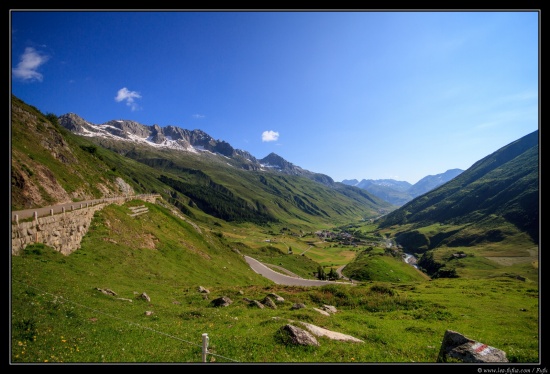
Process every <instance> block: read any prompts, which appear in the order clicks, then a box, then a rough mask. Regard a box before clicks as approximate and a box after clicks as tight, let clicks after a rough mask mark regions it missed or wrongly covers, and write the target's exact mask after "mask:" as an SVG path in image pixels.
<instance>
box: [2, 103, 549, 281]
mask: <svg viewBox="0 0 550 374" xmlns="http://www.w3.org/2000/svg"><path fill="white" fill-rule="evenodd" d="M538 138H539V132H538V130H537V131H535V132H533V133H531V134H529V135H526V136H525V137H523V138H521V139H518V140H517V141H516V142H513V143H511V144H510V145H508V146H506V147H503V148H502V149H500V150H497V151H495V152H494V153H493V154H491V155H488V156H487V157H485V158H484V159H482V160H480V161H478V162H477V163H475V164H474V165H472V167H470V168H469V169H468V170H465V171H461V170H459V169H452V170H449V171H447V172H445V173H443V174H441V175H437V176H429V177H426V178H424V179H423V180H421V181H419V182H418V183H417V184H415V185H414V186H410V185H409V184H408V183H407V182H397V181H392V180H385V181H383V182H381V181H378V182H374V181H362V183H354V182H355V181H346V183H353V184H356V185H353V186H352V185H349V184H346V183H340V182H334V181H333V180H332V178H330V177H329V176H327V175H324V174H320V173H312V172H310V171H307V170H304V169H302V168H300V167H298V166H295V165H293V164H292V163H290V162H288V161H286V160H284V159H283V158H282V157H280V156H278V155H276V154H270V155H268V156H267V157H265V158H263V159H260V160H258V159H256V158H254V157H253V156H252V155H250V154H249V153H248V152H246V151H243V150H238V149H234V148H233V147H232V146H231V145H230V144H228V143H227V142H224V141H221V140H214V139H213V138H212V137H210V136H209V135H208V134H206V133H204V132H203V131H201V130H193V131H189V130H183V129H180V128H177V127H166V128H161V127H159V126H157V125H153V126H145V125H142V124H139V123H137V122H134V121H126V120H124V121H122V120H119V121H109V122H107V123H105V124H102V125H94V124H91V123H89V122H87V121H85V120H84V119H82V118H80V117H79V116H78V115H76V114H74V113H72V114H66V115H61V116H55V115H53V114H48V115H43V114H42V113H40V112H39V111H38V110H37V109H36V108H34V107H32V106H30V105H27V104H25V103H23V102H22V101H21V100H19V99H18V98H16V97H13V96H12V162H11V167H12V170H11V174H12V175H11V186H12V209H13V210H20V209H29V208H32V207H37V206H47V205H53V204H55V203H64V202H70V201H78V200H83V199H92V198H100V197H103V196H109V195H116V194H120V193H122V192H123V190H122V189H121V188H122V187H121V186H125V187H124V188H125V189H124V192H126V191H130V192H135V193H151V192H154V193H158V194H160V195H161V196H163V198H164V199H165V200H166V201H167V202H169V203H170V204H172V205H173V206H175V207H176V208H177V209H179V210H180V211H181V212H182V213H183V214H185V215H187V216H188V217H190V218H191V219H194V220H197V222H198V221H202V222H211V220H212V219H217V220H223V221H225V222H235V223H239V222H241V223H252V224H259V225H269V224H272V223H277V224H283V225H287V226H288V227H295V228H299V230H318V229H319V227H329V226H330V227H335V226H338V225H344V224H349V223H350V222H354V221H355V222H359V221H367V220H370V221H373V222H375V223H376V224H377V225H378V234H379V235H381V236H383V237H386V238H388V239H392V240H394V241H395V243H396V244H398V245H399V246H401V247H402V248H403V249H404V250H406V251H408V252H409V253H415V254H417V255H418V256H421V255H423V254H427V255H426V256H422V257H423V258H425V259H428V258H429V257H430V256H428V254H429V255H431V256H432V258H433V257H434V256H433V255H434V254H435V253H437V252H438V251H440V250H443V249H444V250H445V251H447V250H449V248H456V247H472V248H473V247H475V248H481V247H484V246H489V247H491V248H492V246H493V244H492V243H507V242H511V243H512V242H513V243H515V244H514V245H513V246H514V247H515V248H516V249H517V250H519V248H533V247H534V248H536V245H537V244H538V242H539V213H540V212H539V167H538V166H539V163H538V155H539V151H538ZM121 181H122V182H121ZM421 182H422V183H421ZM369 183H370V184H369ZM358 185H361V186H362V188H360V187H358ZM381 185H382V186H381ZM374 186H378V188H381V187H384V188H391V189H392V190H393V191H398V192H406V193H408V194H409V195H410V196H412V195H413V194H418V196H416V197H414V198H413V199H412V200H410V201H408V202H406V203H404V204H403V205H402V206H397V205H395V204H392V203H390V202H388V201H386V200H385V199H383V198H381V197H380V196H376V194H375V193H372V192H370V191H368V189H367V188H371V189H372V188H374ZM413 187H414V188H413ZM421 188H423V189H426V190H428V189H429V188H431V189H430V190H429V191H427V192H422V193H421V192H419V191H421V190H422V189H421ZM399 190H401V191H399ZM411 191H412V192H411ZM518 243H519V244H518ZM451 250H452V249H451ZM491 250H494V249H491ZM525 250H526V251H527V249H525ZM529 250H531V249H529ZM445 256H447V255H445ZM495 256H496V254H495ZM435 257H437V256H435ZM424 261H426V260H424ZM420 263H422V262H420ZM444 263H446V260H440V263H439V265H437V266H439V267H444V265H443V264H444ZM424 266H425V269H428V268H431V269H432V271H431V274H432V275H433V274H434V273H435V270H433V269H435V267H437V266H435V265H433V264H430V265H427V264H426V263H424Z"/></svg>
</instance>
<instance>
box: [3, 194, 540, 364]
mask: <svg viewBox="0 0 550 374" xmlns="http://www.w3.org/2000/svg"><path fill="white" fill-rule="evenodd" d="M132 204H134V205H142V204H144V203H143V202H141V201H135V202H130V203H127V204H125V205H123V206H117V205H112V206H109V207H107V208H105V209H103V210H102V211H100V212H97V213H96V217H95V218H94V220H93V222H92V225H91V228H90V230H89V232H88V234H87V235H86V236H85V238H84V240H83V242H82V246H81V248H80V249H78V250H77V251H75V252H74V253H73V254H71V255H69V256H63V255H61V254H59V253H58V252H56V251H54V250H53V249H51V248H49V247H46V246H44V245H42V244H35V245H31V246H28V247H27V248H26V249H25V251H24V253H23V254H22V255H20V256H12V258H11V321H10V322H11V341H10V342H11V357H10V359H11V362H12V363H199V362H202V349H201V346H202V335H203V334H205V333H206V334H208V337H209V347H208V348H209V354H208V355H207V357H206V360H207V362H216V363H319V362H324V363H435V362H436V360H437V355H438V352H439V348H440V345H441V340H442V338H443V335H444V333H445V331H446V330H447V329H450V330H454V331H457V332H460V333H462V334H464V335H466V336H467V337H469V338H471V339H474V340H477V341H480V342H482V343H484V344H487V345H490V346H493V347H496V348H499V349H501V350H503V351H505V352H506V354H507V357H508V359H509V360H510V362H513V363H537V362H539V361H540V357H539V348H540V347H539V344H540V343H539V342H540V336H539V289H538V284H537V283H535V282H533V281H530V280H529V279H527V280H519V279H517V278H514V277H511V276H506V275H498V276H493V277H487V278H482V279H479V278H477V279H468V278H457V279H434V280H431V281H410V282H382V281H368V282H363V283H360V284H358V285H355V286H349V285H343V284H336V285H330V286H324V287H313V288H305V287H289V286H281V285H276V284H273V283H272V282H270V281H269V280H267V279H265V278H263V277H261V276H259V275H258V274H256V273H255V272H253V271H252V270H250V268H249V267H248V265H247V264H246V262H245V261H244V259H243V258H242V256H241V255H240V254H239V253H238V252H239V251H237V250H236V249H237V248H238V246H237V245H236V244H235V241H231V240H227V238H226V235H224V234H223V232H224V231H227V232H234V230H232V229H230V228H228V227H220V226H219V225H218V226H216V225H212V227H206V226H201V227H198V226H196V225H193V224H191V223H189V222H187V221H185V220H182V219H180V218H177V217H175V216H174V215H172V214H171V213H170V211H169V210H168V209H166V208H163V207H161V206H159V205H156V204H149V203H145V205H146V206H147V207H148V208H149V213H147V214H144V215H141V216H137V217H130V216H129V215H128V212H129V206H131V205H132ZM244 237H245V236H244V235H243V238H244ZM261 245H265V243H264V244H261ZM243 246H244V244H243ZM258 246H260V243H258ZM292 246H293V248H298V247H300V246H299V245H297V244H292ZM246 248H247V249H248V251H249V252H253V251H254V250H255V249H254V248H253V247H251V246H246ZM282 248H284V247H282ZM305 249H307V246H306V245H302V246H301V247H300V248H298V249H294V255H293V256H289V257H288V258H289V260H288V263H289V264H292V266H293V267H295V268H294V269H292V271H293V272H295V273H298V274H300V271H299V268H300V263H303V264H305V265H304V266H305V267H306V268H307V270H304V271H303V272H304V274H307V273H310V271H311V268H308V267H310V266H311V262H310V261H309V260H307V259H305V258H303V257H305V256H301V253H302V252H303V250H305ZM257 253H258V255H259V256H258V257H261V256H262V253H264V254H263V256H264V257H265V251H264V252H262V250H261V247H260V249H257ZM250 255H252V254H250ZM292 257H295V258H296V259H294V260H291V258H292ZM300 257H302V259H300ZM302 261H303V262H302ZM285 265H286V264H285ZM199 286H203V287H205V288H206V289H208V290H209V291H210V293H209V294H206V295H205V294H202V293H199V292H198V287H199ZM100 289H101V290H107V289H109V290H112V291H114V292H115V293H116V295H107V294H104V293H102V292H101V291H100ZM143 293H146V294H147V295H148V296H149V297H150V301H147V300H145V299H143V298H141V297H140V296H141V295H142V294H143ZM270 293H276V294H277V295H279V296H281V297H283V298H284V300H285V302H284V303H283V304H278V306H277V308H276V309H270V308H267V307H266V308H264V309H259V308H257V307H254V306H250V305H249V303H248V302H246V300H245V298H247V299H254V300H258V301H261V300H263V298H264V297H265V296H267V295H268V294H270ZM221 296H226V297H228V298H230V299H231V300H232V301H233V303H232V304H231V305H229V306H227V307H213V306H212V304H211V302H212V300H213V299H215V298H218V297H221ZM294 303H304V304H305V305H306V308H304V309H292V308H291V307H292V305H293V304H294ZM325 304H326V305H333V306H335V307H336V308H337V310H338V312H337V313H335V314H331V315H330V316H325V315H323V314H321V313H319V312H317V311H315V310H314V309H313V308H319V307H321V306H323V305H325ZM290 321H294V322H292V323H293V324H295V325H297V326H299V324H297V321H302V322H307V323H311V324H314V325H317V326H320V327H323V328H326V329H329V330H332V331H336V332H340V333H343V334H347V335H351V336H353V337H355V338H357V339H360V340H362V343H356V342H342V341H337V340H330V339H328V338H326V337H318V338H317V340H318V342H319V344H320V345H319V346H318V347H302V346H293V345H288V344H285V343H284V339H283V338H282V336H281V334H280V328H281V327H282V326H284V325H285V324H287V323H289V322H290Z"/></svg>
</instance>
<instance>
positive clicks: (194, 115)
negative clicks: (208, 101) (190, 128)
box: [193, 114, 205, 119]
mask: <svg viewBox="0 0 550 374" xmlns="http://www.w3.org/2000/svg"><path fill="white" fill-rule="evenodd" d="M204 117H205V116H204V115H202V114H193V118H195V119H202V118H204Z"/></svg>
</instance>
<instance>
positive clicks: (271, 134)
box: [262, 130, 279, 142]
mask: <svg viewBox="0 0 550 374" xmlns="http://www.w3.org/2000/svg"><path fill="white" fill-rule="evenodd" d="M278 139H279V133H278V132H277V131H272V130H269V131H264V132H262V142H274V141H277V140H278Z"/></svg>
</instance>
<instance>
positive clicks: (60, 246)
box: [11, 195, 160, 255]
mask: <svg viewBox="0 0 550 374" xmlns="http://www.w3.org/2000/svg"><path fill="white" fill-rule="evenodd" d="M158 197H160V195H151V196H148V197H146V198H143V199H142V200H145V201H149V202H153V203H154V202H155V201H156V199H157V198H158ZM127 200H129V199H128V198H123V197H121V198H120V199H115V200H111V201H110V202H109V203H101V204H96V205H92V206H87V207H85V208H82V209H77V210H72V211H70V212H64V213H60V214H56V215H52V216H46V217H40V218H37V219H34V220H33V221H31V222H20V223H14V224H12V226H11V254H12V255H19V254H20V253H21V251H22V250H23V249H25V247H26V246H27V245H29V244H32V243H44V244H46V245H48V246H50V247H53V248H54V249H55V250H56V251H58V252H61V253H62V254H64V255H69V254H71V253H72V252H74V251H76V250H77V249H79V248H80V242H81V240H82V238H83V237H84V235H86V233H87V232H88V229H89V228H90V223H91V222H92V218H93V217H94V213H95V212H96V211H98V210H100V209H103V207H105V206H106V205H109V204H118V205H122V204H124V203H125V202H126V201H127Z"/></svg>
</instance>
